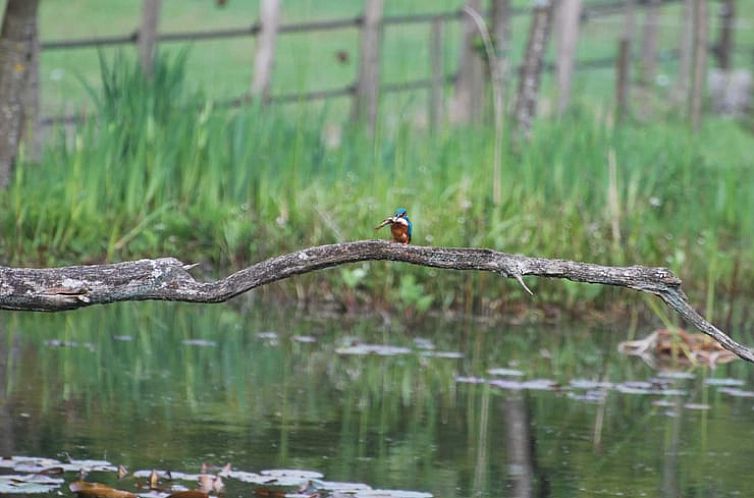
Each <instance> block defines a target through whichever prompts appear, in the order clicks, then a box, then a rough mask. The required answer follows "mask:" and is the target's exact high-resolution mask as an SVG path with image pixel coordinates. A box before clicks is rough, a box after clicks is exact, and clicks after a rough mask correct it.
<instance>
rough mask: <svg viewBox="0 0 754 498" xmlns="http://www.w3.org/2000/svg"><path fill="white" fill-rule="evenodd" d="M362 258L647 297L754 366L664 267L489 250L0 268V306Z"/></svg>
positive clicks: (237, 285) (394, 247)
mask: <svg viewBox="0 0 754 498" xmlns="http://www.w3.org/2000/svg"><path fill="white" fill-rule="evenodd" d="M369 260H378V261H379V260H384V261H401V262H404V263H411V264H414V265H420V266H429V267H434V268H445V269H451V270H478V271H490V272H494V273H497V274H499V275H501V276H503V277H507V278H513V279H515V280H517V281H518V282H519V283H521V284H522V285H523V278H522V277H526V276H535V277H548V278H565V279H568V280H573V281H575V282H587V283H592V284H603V285H614V286H618V287H626V288H629V289H634V290H638V291H641V292H649V293H651V294H655V295H657V296H659V297H660V299H662V300H663V301H665V303H666V304H667V305H668V306H670V307H671V308H672V309H673V310H675V311H676V312H677V313H678V314H679V315H681V317H683V319H684V320H686V321H687V322H688V323H690V324H692V325H694V326H695V327H697V328H698V329H699V330H701V331H702V332H704V333H705V334H707V335H709V336H710V337H712V338H714V339H715V340H716V341H718V342H719V343H720V344H721V345H722V346H723V347H724V348H725V349H727V350H729V351H732V352H733V353H735V354H737V355H738V356H740V357H741V358H743V359H745V360H747V361H750V362H752V363H754V351H752V350H751V349H749V348H748V347H746V346H743V345H741V344H739V343H738V342H736V341H734V340H733V339H731V338H730V337H729V336H728V335H727V334H725V333H724V332H722V331H721V330H719V329H718V328H716V327H715V326H714V325H712V324H711V323H709V322H708V321H706V320H705V319H704V318H703V317H702V316H701V315H699V314H698V313H697V312H696V311H695V310H694V309H693V308H692V307H691V305H690V304H689V302H688V300H687V299H686V296H685V295H684V294H683V292H682V291H681V281H680V279H678V277H676V276H675V275H673V273H672V272H671V271H670V270H667V269H665V268H648V267H644V266H628V267H611V266H601V265H593V264H589V263H579V262H576V261H567V260H562V259H544V258H530V257H527V256H519V255H513V254H506V253H502V252H498V251H493V250H490V249H473V248H444V247H424V246H407V245H402V244H394V243H390V242H384V241H377V240H365V241H359V242H346V243H341V244H331V245H324V246H317V247H310V248H308V249H302V250H300V251H296V252H293V253H290V254H286V255H283V256H278V257H276V258H271V259H268V260H265V261H262V262H260V263H257V264H255V265H252V266H250V267H248V268H245V269H243V270H240V271H238V272H236V273H233V274H232V275H229V276H227V277H225V278H223V279H220V280H217V281H214V282H198V281H196V280H195V279H194V277H192V276H191V275H190V274H189V270H190V269H191V268H193V265H185V264H183V263H182V262H180V261H178V260H177V259H175V258H161V259H144V260H139V261H129V262H125V263H116V264H110V265H93V266H68V267H64V268H45V269H25V268H9V267H4V266H0V309H5V310H21V311H62V310H72V309H76V308H82V307H84V306H90V305H92V304H107V303H113V302H117V301H140V300H163V301H186V302H194V303H219V302H223V301H227V300H228V299H230V298H232V297H234V296H237V295H239V294H242V293H244V292H247V291H249V290H251V289H255V288H257V287H260V286H262V285H266V284H269V283H272V282H275V281H277V280H282V279H285V278H289V277H292V276H294V275H300V274H302V273H308V272H311V271H315V270H322V269H325V268H331V267H333V266H338V265H342V264H346V263H355V262H358V261H369ZM524 287H525V288H526V286H525V285H524ZM527 290H528V289H527Z"/></svg>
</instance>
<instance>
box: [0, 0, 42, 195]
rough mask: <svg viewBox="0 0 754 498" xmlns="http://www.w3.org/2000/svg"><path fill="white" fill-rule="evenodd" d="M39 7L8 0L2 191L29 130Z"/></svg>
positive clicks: (1, 60)
mask: <svg viewBox="0 0 754 498" xmlns="http://www.w3.org/2000/svg"><path fill="white" fill-rule="evenodd" d="M37 7H38V1H37V0H8V3H7V4H6V5H5V14H4V16H3V23H2V28H1V29H0V189H3V188H5V187H7V186H8V185H9V184H10V180H11V177H12V175H13V167H14V166H15V163H16V157H17V155H18V145H19V143H20V141H21V137H22V135H23V134H24V133H25V132H26V131H28V130H24V126H25V124H27V118H26V112H27V110H26V108H25V107H26V105H29V103H30V102H29V101H28V99H29V93H28V91H27V88H28V86H29V78H30V74H31V73H32V71H31V69H30V67H29V66H30V64H33V61H34V47H35V44H36V43H37V40H35V38H36V36H37ZM32 112H33V111H32Z"/></svg>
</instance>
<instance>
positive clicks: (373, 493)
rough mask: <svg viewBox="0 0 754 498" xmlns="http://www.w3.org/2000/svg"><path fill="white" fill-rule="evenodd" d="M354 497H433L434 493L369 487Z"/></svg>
mask: <svg viewBox="0 0 754 498" xmlns="http://www.w3.org/2000/svg"><path fill="white" fill-rule="evenodd" d="M353 497H354V498H433V495H432V493H423V492H421V491H403V490H400V489H368V490H363V491H357V492H356V493H355V494H354V495H353Z"/></svg>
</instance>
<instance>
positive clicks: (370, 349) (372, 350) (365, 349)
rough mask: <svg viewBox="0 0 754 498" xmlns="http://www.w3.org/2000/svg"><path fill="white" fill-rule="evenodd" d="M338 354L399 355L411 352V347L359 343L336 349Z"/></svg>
mask: <svg viewBox="0 0 754 498" xmlns="http://www.w3.org/2000/svg"><path fill="white" fill-rule="evenodd" d="M335 352H336V353H337V354H342V355H354V356H366V355H372V354H374V355H377V356H398V355H404V354H409V353H410V352H411V350H410V349H408V348H404V347H400V346H387V345H382V344H357V345H355V346H348V347H345V348H338V349H336V350H335Z"/></svg>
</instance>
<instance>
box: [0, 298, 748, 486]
mask: <svg viewBox="0 0 754 498" xmlns="http://www.w3.org/2000/svg"><path fill="white" fill-rule="evenodd" d="M270 313H271V310H269V309H255V310H251V311H250V312H248V313H245V314H243V315H241V314H239V313H236V312H235V311H233V310H232V309H230V308H229V307H227V306H215V307H201V306H183V305H166V304H150V303H139V304H136V305H124V306H111V307H108V308H98V309H91V310H85V311H83V312H76V313H70V314H64V315H29V314H27V315H16V314H5V315H3V320H2V321H0V346H2V348H3V349H2V352H1V353H0V431H2V438H0V450H1V451H2V453H3V454H6V455H8V454H26V455H35V456H51V457H55V456H59V455H60V454H61V453H62V452H67V453H69V454H71V455H72V456H74V457H78V458H106V459H109V460H110V461H112V462H113V463H116V464H119V463H123V464H125V465H126V466H128V467H129V468H131V469H149V468H152V467H157V468H172V469H177V470H185V471H194V472H196V471H197V470H198V468H199V466H200V464H201V463H202V462H204V461H208V462H213V463H216V464H221V463H225V462H228V461H229V462H232V464H233V466H234V468H237V469H242V470H249V471H260V470H263V469H267V468H308V469H312V470H318V471H320V472H323V473H324V474H325V475H326V478H327V479H331V480H340V481H351V482H365V483H368V484H370V485H372V486H373V487H375V488H402V489H414V490H421V491H430V492H432V493H434V494H435V496H442V497H454V496H458V497H462V496H463V497H465V496H481V497H492V496H511V497H534V496H540V497H544V496H554V497H561V496H582V495H590V494H595V495H608V496H610V495H619V494H621V493H622V494H623V495H624V496H641V495H642V494H644V495H646V496H657V495H658V494H662V495H663V496H698V495H703V494H706V493H707V491H710V490H711V488H713V487H714V492H715V493H716V494H717V495H719V496H725V495H728V494H733V493H745V492H750V491H752V490H753V489H754V485H752V484H751V483H749V482H748V481H747V479H746V476H747V472H748V463H747V462H749V461H750V455H748V453H747V449H746V448H742V445H740V437H741V436H740V435H741V434H747V433H748V432H751V431H754V417H753V416H752V415H754V411H752V400H751V399H750V398H734V397H733V396H731V395H729V394H726V392H725V391H721V389H722V387H720V386H718V385H715V383H705V382H704V378H703V377H704V375H709V372H706V373H705V371H704V370H701V369H699V370H696V371H695V376H692V378H683V377H682V378H679V379H676V380H673V381H672V382H673V383H672V385H670V386H665V387H663V389H665V388H666V387H669V388H673V390H674V391H676V395H675V396H665V395H664V394H663V392H667V391H663V390H662V389H659V388H658V389H655V390H652V389H644V390H642V389H638V388H635V389H634V391H631V390H629V389H627V390H626V392H625V393H621V392H618V391H617V390H616V389H612V388H609V387H607V386H613V385H615V384H616V383H619V382H624V381H629V380H631V381H638V380H642V381H649V380H651V379H653V378H654V375H655V372H653V371H651V370H650V369H649V368H648V367H647V366H646V365H644V364H642V363H640V362H637V361H635V359H632V358H624V357H622V356H620V355H618V354H617V353H616V346H617V343H618V342H620V341H621V340H622V339H625V337H624V335H623V334H622V333H621V331H613V332H611V331H607V330H604V329H595V330H589V329H585V328H583V327H579V326H575V327H572V328H568V329H563V330H561V329H555V328H549V329H537V328H525V327H517V328H515V327H502V328H501V327H492V328H490V327H482V326H479V325H477V324H474V323H473V322H468V321H467V322H463V323H453V322H442V321H437V322H433V323H424V326H423V327H420V326H416V325H412V326H411V327H405V328H399V327H398V326H397V325H396V324H393V325H392V326H389V327H386V326H385V325H384V323H383V322H382V321H381V320H369V319H365V320H356V319H349V321H346V322H342V323H341V317H338V318H331V317H330V318H322V319H316V318H312V317H303V316H286V315H285V314H282V315H278V316H274V315H271V314H270ZM273 331H274V332H275V333H272V332H273ZM302 337H306V338H307V339H305V340H302V339H301V338H302ZM359 344H385V345H391V346H396V347H400V348H407V350H408V352H407V353H406V352H405V351H404V352H402V353H401V354H396V355H393V356H391V355H387V356H378V355H375V354H371V355H365V356H361V355H358V354H345V352H349V351H350V352H351V353H353V352H354V351H356V352H358V348H356V349H354V347H355V346H357V345H359ZM338 351H340V352H341V354H339V353H338ZM395 351H399V350H397V349H396V350H395ZM395 351H394V352H395ZM448 353H461V355H460V357H459V355H457V354H448ZM491 369H496V370H492V371H493V372H497V374H499V375H516V374H517V373H519V371H520V372H522V373H523V377H520V378H519V377H512V378H511V379H514V378H515V379H519V380H520V382H518V383H517V382H514V381H513V380H511V381H505V382H503V381H500V382H497V383H496V384H489V383H486V382H481V383H476V384H474V383H458V382H456V378H457V377H459V376H462V377H466V378H469V379H479V380H481V379H483V378H487V377H490V375H491V374H490V373H489V372H490V371H491ZM715 375H716V376H718V377H722V376H729V377H734V378H736V379H739V380H741V381H743V382H745V386H750V385H752V378H751V371H750V368H749V366H748V365H744V364H742V363H734V364H731V365H726V366H725V367H723V368H722V369H719V370H718V371H717V372H716V373H715ZM532 379H546V380H547V382H531V380H532ZM575 379H582V381H580V382H576V383H572V382H571V381H573V380H575ZM597 380H600V381H604V382H603V383H598V382H596V381H597ZM653 382H655V381H653ZM553 385H554V386H555V387H554V388H552V387H550V386H553ZM636 385H639V384H636ZM649 385H650V387H651V386H652V385H653V384H651V383H649ZM575 386H578V387H575ZM745 386H740V387H739V389H740V390H741V392H746V389H751V388H750V387H748V388H747V387H745ZM532 389H541V390H532ZM653 389H654V388H653ZM629 392H630V393H631V394H629ZM648 393H649V394H648ZM658 400H661V401H663V403H662V404H664V405H667V404H668V403H672V406H658V405H656V404H653V402H656V401H658ZM689 402H691V403H697V404H709V405H710V406H711V409H710V410H709V411H697V410H691V409H689V408H687V406H691V405H688V403H689ZM711 481H714V486H713V485H711V484H710V482H711ZM234 493H236V494H234ZM238 494H242V493H241V492H240V491H238V488H234V487H233V483H232V482H231V483H229V487H228V495H230V496H236V495H238Z"/></svg>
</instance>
